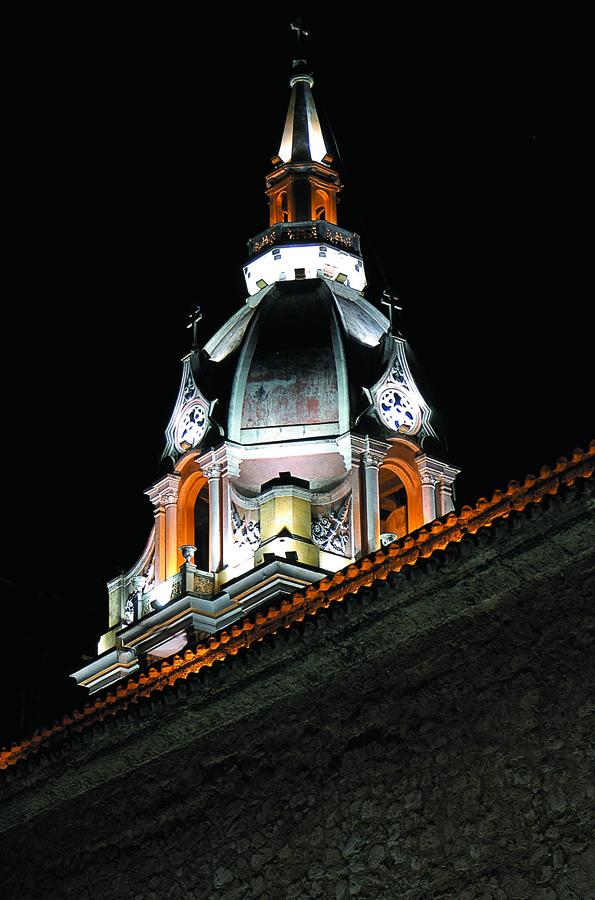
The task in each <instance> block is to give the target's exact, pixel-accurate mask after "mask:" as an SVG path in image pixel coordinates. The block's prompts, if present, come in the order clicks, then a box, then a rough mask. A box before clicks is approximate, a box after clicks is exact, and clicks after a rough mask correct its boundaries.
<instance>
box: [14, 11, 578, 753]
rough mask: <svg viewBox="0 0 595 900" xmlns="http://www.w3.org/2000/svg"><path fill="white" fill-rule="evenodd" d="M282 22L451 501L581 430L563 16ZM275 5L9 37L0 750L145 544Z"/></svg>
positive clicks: (225, 248) (266, 102) (242, 222)
mask: <svg viewBox="0 0 595 900" xmlns="http://www.w3.org/2000/svg"><path fill="white" fill-rule="evenodd" d="M372 8H374V6H372ZM302 9H303V11H304V19H305V20H307V21H308V22H309V24H310V25H311V29H312V32H313V36H312V39H311V46H310V49H309V51H308V57H309V58H310V59H311V60H312V63H313V67H314V72H315V79H316V84H315V88H314V93H315V99H316V102H317V104H318V107H319V111H320V112H321V113H322V114H323V116H324V115H326V116H328V119H329V120H330V123H331V125H332V128H333V131H334V134H335V137H336V140H337V143H338V146H339V150H340V154H341V166H340V170H341V175H342V178H343V183H344V191H343V194H342V203H341V207H340V212H339V222H340V224H341V225H343V226H344V227H347V228H351V229H353V230H355V231H357V232H359V233H360V234H361V235H362V238H363V240H364V248H365V262H366V266H367V272H368V280H369V283H370V286H369V289H368V291H367V293H366V296H367V297H368V299H370V300H371V301H373V302H374V301H375V300H376V299H377V298H378V297H379V295H380V293H381V291H382V288H383V287H384V280H383V279H384V278H386V281H388V282H389V283H390V285H391V286H392V287H393V289H395V290H397V291H398V292H399V294H400V297H401V299H402V302H403V306H404V314H403V328H404V331H405V335H406V337H407V338H408V340H409V342H410V344H411V346H412V348H413V350H414V351H415V353H416V355H417V357H418V360H419V363H420V365H421V367H422V369H423V371H424V373H425V375H424V389H425V392H426V394H427V398H428V400H430V401H431V402H432V404H433V405H434V406H435V407H436V408H437V410H438V411H439V413H440V415H441V419H442V422H443V425H444V427H445V429H446V434H447V439H448V446H449V458H450V460H451V461H453V462H454V463H456V464H458V465H460V466H461V467H462V468H463V474H462V476H461V477H460V487H459V494H458V504H459V505H461V504H462V503H468V502H473V501H474V500H476V499H477V498H478V497H479V496H481V495H483V494H487V495H489V494H490V493H491V492H492V491H493V490H494V488H496V487H502V486H504V485H505V484H506V482H507V481H508V480H510V479H521V478H522V477H523V476H524V475H525V474H526V473H528V472H531V471H536V470H538V469H539V467H540V465H542V464H544V463H549V464H551V463H553V462H555V459H556V457H558V456H559V455H561V454H563V453H564V454H567V453H569V452H570V451H571V450H572V449H573V447H575V446H576V445H583V446H585V445H586V444H587V443H588V441H589V439H590V438H591V437H592V436H593V434H592V432H594V431H595V429H593V427H592V425H593V422H592V418H593V417H592V414H591V410H592V400H591V383H592V378H591V376H590V365H591V356H592V352H591V343H592V330H591V325H590V323H589V308H590V306H591V303H592V301H591V295H592V288H591V279H590V277H589V278H587V250H588V246H587V241H588V237H587V235H588V229H587V228H586V227H585V213H586V210H588V209H589V208H590V199H588V196H587V185H588V183H589V178H590V170H591V159H592V149H593V148H592V144H590V143H587V141H586V128H585V122H586V119H587V116H586V104H584V102H583V99H584V95H585V90H584V88H583V78H582V72H581V53H580V49H579V47H578V41H579V37H578V36H579V35H580V33H581V31H582V26H581V23H580V22H564V23H560V22H558V21H556V20H555V19H551V20H544V19H543V14H540V15H541V18H532V17H531V16H530V15H529V14H528V15H527V20H526V21H520V20H519V18H518V14H517V16H516V17H515V18H514V20H512V19H511V20H508V19H507V18H506V16H505V15H504V14H503V13H502V12H499V14H498V15H496V14H495V13H494V15H493V16H490V13H489V10H488V11H487V12H486V13H485V19H484V20H479V19H478V18H477V19H472V20H470V19H469V18H468V17H467V18H465V19H463V18H462V17H461V20H460V21H457V20H456V19H455V17H454V16H453V14H452V13H449V14H448V16H444V17H442V18H440V17H436V16H435V15H434V14H432V15H430V12H429V11H427V13H424V14H423V15H422V14H421V13H420V17H419V20H417V21H413V20H412V19H410V18H407V17H406V16H405V15H402V14H400V13H395V14H394V15H393V16H392V17H391V16H387V14H386V13H385V12H383V13H382V16H381V17H380V16H379V15H378V16H376V15H374V14H373V13H369V12H368V11H367V9H361V10H359V11H358V14H357V15H354V14H351V13H343V14H342V13H341V12H340V10H339V9H338V8H334V9H333V10H332V11H322V12H321V11H320V10H319V9H318V8H317V7H316V6H315V5H313V4H312V5H308V6H307V13H308V14H306V12H305V9H306V8H302ZM294 11H295V7H291V6H290V7H289V8H288V9H287V10H285V11H284V12H283V14H279V15H278V16H276V15H275V14H274V12H273V11H271V10H269V11H268V13H267V14H266V15H265V14H264V13H254V12H253V11H251V10H250V11H248V10H246V11H244V12H239V13H237V12H231V11H230V10H229V9H227V10H226V11H224V12H222V13H220V14H219V13H214V14H211V18H210V19H209V21H208V22H207V21H203V22H200V21H197V20H195V19H189V20H188V21H185V19H184V15H183V14H182V13H176V14H173V15H172V14H170V17H169V18H167V19H166V20H164V19H163V17H162V16H159V17H158V18H157V17H156V18H154V19H150V18H147V17H145V18H142V19H140V18H138V17H136V16H135V17H133V16H132V15H128V16H121V15H120V14H118V15H119V17H118V19H117V21H116V20H114V19H110V18H108V17H107V16H106V15H105V14H101V15H100V14H99V13H98V14H97V17H96V18H93V17H92V16H91V15H90V14H87V15H86V18H84V19H82V18H81V19H78V20H76V21H73V20H72V19H65V20H64V21H58V20H56V19H55V18H48V19H47V20H46V21H41V20H37V21H35V22H33V23H25V24H24V25H23V27H22V28H21V29H18V30H17V31H16V32H15V36H14V48H13V55H14V67H13V69H12V74H11V76H10V79H9V92H8V93H9V100H8V116H7V121H8V125H9V127H8V132H7V133H8V150H9V155H10V160H11V163H10V166H9V167H8V168H7V187H8V189H9V193H10V197H11V201H12V202H11V206H10V213H9V237H8V240H7V246H6V247H5V249H7V250H8V257H9V265H8V268H7V269H6V270H5V272H6V275H7V278H6V281H5V291H4V304H3V318H4V329H3V331H4V348H5V354H4V360H3V362H4V364H5V365H4V368H3V384H4V391H3V406H4V422H5V429H4V432H3V441H2V454H3V458H2V463H3V472H4V477H5V490H4V501H5V513H4V522H5V529H4V532H5V533H4V536H3V549H2V556H1V558H0V578H2V579H4V580H5V581H4V582H0V596H2V598H3V605H4V609H5V615H4V622H5V626H6V628H5V640H4V642H3V644H4V651H5V654H6V667H5V677H4V679H3V685H2V692H3V695H4V696H0V699H2V701H3V704H4V716H3V727H0V740H1V739H3V738H8V737H11V736H14V735H15V734H16V733H17V732H18V731H19V728H20V727H22V728H24V729H25V730H27V729H28V728H29V727H30V726H31V724H33V723H35V722H36V721H37V720H38V719H44V720H46V719H48V717H49V718H50V719H51V718H52V717H54V716H56V715H58V713H61V712H65V711H66V710H67V708H69V706H70V705H71V703H72V702H76V701H75V700H74V699H73V698H74V697H75V696H77V694H76V691H75V690H74V689H72V690H70V689H69V688H68V680H67V677H66V676H67V674H68V672H69V671H72V669H73V668H75V667H77V666H78V665H79V664H80V656H81V653H92V652H93V647H94V642H95V641H96V639H97V636H98V634H99V632H101V631H102V630H105V620H106V609H107V596H106V592H105V582H106V580H107V579H108V578H111V577H113V576H114V575H115V574H117V572H118V570H119V569H120V568H129V567H130V565H131V564H132V563H133V562H134V561H135V560H136V558H137V557H138V555H139V554H140V552H141V550H142V549H143V546H144V543H145V540H146V537H147V535H148V531H149V529H150V527H151V521H152V518H151V508H150V504H149V501H148V499H147V498H146V497H145V496H144V495H143V491H144V489H146V488H147V487H148V486H149V485H150V484H151V483H152V482H153V481H154V480H155V478H156V477H158V476H159V475H160V474H161V473H162V471H163V468H162V467H160V463H159V460H160V456H161V451H162V441H163V432H164V429H165V426H166V424H167V421H168V418H169V415H170V412H171V408H172V406H173V403H174V401H175V397H176V393H177V389H178V382H179V376H180V365H179V359H180V357H181V356H182V355H183V354H184V353H185V352H186V351H187V349H188V332H187V331H186V330H185V328H184V322H185V317H186V314H187V312H188V310H189V308H190V306H191V304H193V303H194V302H196V301H198V302H199V303H200V304H201V306H202V308H203V311H204V321H203V324H202V334H203V338H204V340H206V339H207V338H208V337H209V336H210V335H211V334H212V333H213V332H214V331H215V329H216V328H217V327H218V326H219V325H220V324H222V322H223V321H224V320H225V318H226V317H227V316H229V315H230V314H231V313H232V312H234V311H235V310H236V309H237V308H238V307H239V305H240V304H241V303H242V302H243V300H244V298H245V289H244V284H243V278H242V264H243V262H244V261H245V255H246V244H245V242H246V240H247V238H248V237H250V236H251V235H254V234H256V233H257V232H259V231H261V230H263V229H264V228H265V227H266V226H267V214H266V204H265V198H264V193H263V187H264V176H265V174H266V172H267V171H268V170H269V166H270V157H271V155H273V154H274V153H275V152H276V151H277V149H278V145H279V141H280V137H281V131H282V126H283V121H284V117H285V113H286V109H287V103H288V99H289V87H288V83H287V75H288V70H289V62H290V59H291V56H292V49H291V47H292V44H291V40H290V35H289V30H288V28H287V22H288V21H289V19H290V17H291V13H292V12H294ZM54 15H55V13H52V16H54ZM144 16H145V13H144V12H143V17H144ZM575 43H576V47H575ZM575 51H576V52H575ZM588 161H589V164H588ZM589 249H590V248H589ZM378 261H380V263H379V262H378ZM381 267H382V268H381ZM382 270H383V271H382ZM5 582H10V584H9V583H5ZM23 686H24V689H25V690H26V691H28V692H29V693H31V698H30V700H29V701H28V703H29V705H28V707H27V709H28V718H26V719H25V720H22V721H21V723H20V724H19V721H18V715H17V712H18V709H19V706H20V704H21V700H20V693H19V691H20V690H21V688H22V687H23ZM78 702H81V700H80V698H79V700H78Z"/></svg>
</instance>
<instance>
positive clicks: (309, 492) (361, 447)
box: [73, 59, 458, 692]
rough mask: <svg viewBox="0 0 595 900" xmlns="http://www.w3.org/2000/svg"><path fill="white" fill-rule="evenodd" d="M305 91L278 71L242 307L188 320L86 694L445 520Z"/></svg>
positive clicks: (409, 390) (417, 423)
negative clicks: (214, 327) (144, 506)
mask: <svg viewBox="0 0 595 900" xmlns="http://www.w3.org/2000/svg"><path fill="white" fill-rule="evenodd" d="M313 85H314V79H313V77H312V75H311V73H310V71H309V69H308V66H307V63H306V62H305V61H304V60H303V59H299V60H296V61H294V64H293V69H292V74H291V79H290V88H291V96H290V100H289V110H288V113H287V119H286V122H285V128H284V131H283V136H282V139H281V145H280V148H279V153H278V155H277V156H276V157H274V158H273V164H274V167H275V168H274V170H273V171H272V173H271V174H269V175H268V177H267V179H266V194H267V197H268V200H269V207H270V217H269V219H270V221H269V227H268V228H267V229H266V230H265V231H263V232H261V233H260V234H258V235H256V236H255V237H253V238H251V239H250V240H249V241H248V260H247V262H246V264H245V266H244V276H245V279H246V286H247V292H248V297H247V299H246V300H245V302H244V303H243V304H242V305H241V306H239V308H238V309H237V311H236V312H235V313H234V314H233V315H232V316H231V318H230V319H229V320H228V321H227V322H226V323H225V324H224V325H223V326H222V327H221V328H220V329H219V330H218V331H217V332H216V333H215V334H214V335H213V336H212V337H211V338H210V339H209V340H208V341H207V342H206V344H204V346H202V347H201V346H200V342H199V340H198V322H199V320H200V318H201V313H200V310H199V309H198V307H197V308H196V310H195V311H194V313H193V316H192V319H191V322H190V327H192V329H193V338H194V339H193V346H192V351H191V353H189V354H188V355H187V356H186V357H185V358H184V359H183V360H182V377H181V382H180V389H179V392H178V396H177V399H176V402H175V405H174V409H173V412H172V416H171V419H170V422H169V424H168V426H167V429H166V434H165V452H164V455H166V456H167V457H169V458H170V460H171V471H170V473H169V474H167V475H165V476H164V477H163V478H161V479H159V481H157V482H156V483H155V484H154V485H153V486H152V487H151V488H149V490H148V491H147V492H146V493H147V496H148V498H149V501H150V502H151V504H152V506H153V511H154V517H155V524H154V527H153V529H152V531H151V534H150V535H149V538H148V541H147V543H146V546H145V549H144V551H143V553H142V554H141V556H140V558H139V559H138V561H137V562H136V563H135V565H133V566H132V567H131V569H130V570H129V571H128V572H126V573H125V574H122V575H120V576H118V577H117V578H115V579H114V580H113V581H111V582H110V583H109V584H108V591H109V627H108V630H107V632H106V633H105V634H104V635H103V636H102V637H101V639H100V641H99V646H98V656H97V658H96V659H94V660H93V661H92V662H90V663H88V664H87V665H85V666H84V667H83V668H82V669H80V670H79V671H77V672H75V673H74V676H73V677H74V678H75V679H76V680H77V682H78V683H79V684H81V685H84V686H86V687H87V688H88V689H89V690H90V691H91V692H93V691H97V690H100V689H102V688H105V687H107V686H109V685H112V684H114V683H115V682H117V681H119V680H120V679H122V678H125V677H127V676H130V675H131V674H132V673H134V672H136V671H138V670H142V669H143V668H145V667H147V666H150V665H151V664H152V662H153V661H157V660H163V659H164V658H167V657H168V656H171V655H173V654H178V653H183V652H184V649H185V648H189V647H193V646H195V645H196V644H197V643H200V642H201V641H202V640H203V639H204V638H205V636H207V635H209V634H213V633H216V632H219V631H222V630H223V629H226V628H228V627H229V626H230V625H233V623H234V622H236V621H238V620H239V619H241V618H243V617H244V616H246V615H249V614H251V613H252V612H253V611H254V610H255V609H256V608H259V609H262V610H263V611H264V610H266V607H267V605H268V604H270V603H271V602H272V601H273V600H274V601H275V602H279V599H280V598H281V599H282V598H283V597H288V596H291V594H293V593H294V592H295V591H296V590H299V589H303V588H305V587H307V586H308V585H309V584H312V583H314V582H317V581H319V580H320V579H322V578H323V577H325V576H327V575H329V574H330V573H334V572H337V571H339V570H341V569H343V568H345V567H348V566H349V565H350V564H352V563H353V562H355V561H356V560H358V559H360V558H361V557H364V556H366V555H368V554H371V553H375V552H377V551H378V550H379V549H381V547H383V546H386V545H387V544H389V543H390V542H391V541H393V540H395V539H396V538H400V537H403V536H404V535H405V534H407V533H409V532H411V531H414V530H415V529H417V528H419V527H420V526H422V525H424V524H425V523H427V522H430V521H432V520H433V519H434V518H435V517H436V516H441V515H444V514H446V513H448V512H449V511H450V510H452V509H453V483H454V479H455V477H456V475H457V473H458V469H456V468H454V467H453V466H451V465H449V464H448V463H446V462H444V461H443V460H441V459H438V458H436V457H434V456H431V455H429V454H428V452H426V450H425V449H424V443H425V442H426V441H427V440H428V439H435V437H436V436H435V433H434V430H433V427H432V423H431V411H430V408H429V406H428V405H427V403H426V402H425V401H424V399H423V397H422V395H421V393H420V391H419V389H418V387H417V385H416V382H415V380H414V376H413V373H412V370H411V367H410V362H409V355H408V350H407V344H406V341H405V340H404V338H403V337H402V336H401V335H400V334H395V333H394V330H393V327H392V313H393V301H392V299H391V298H390V297H386V298H385V300H384V301H383V302H385V304H386V306H387V309H388V311H389V318H387V317H386V316H385V315H384V314H383V313H382V312H381V311H380V310H379V309H378V308H377V307H376V306H374V305H372V304H371V303H370V302H369V301H368V300H366V299H365V297H364V296H363V292H364V289H365V287H366V278H365V270H364V263H363V259H362V255H361V249H360V240H359V236H358V235H357V234H355V233H354V232H352V231H349V230H347V229H345V228H343V227H341V226H339V225H338V222H337V194H338V192H339V190H340V188H341V184H340V179H339V176H338V174H337V172H336V171H335V170H334V169H333V168H332V162H333V158H332V156H331V154H330V153H329V150H328V147H327V144H326V142H325V138H324V135H323V131H322V128H321V125H320V120H319V118H318V113H317V111H316V105H315V102H314V98H313V94H312V87H313ZM211 302H212V303H216V302H217V297H216V296H213V297H212V298H207V300H206V308H207V309H208V304H209V303H211Z"/></svg>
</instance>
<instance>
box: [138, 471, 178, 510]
mask: <svg viewBox="0 0 595 900" xmlns="http://www.w3.org/2000/svg"><path fill="white" fill-rule="evenodd" d="M180 477H181V476H180V475H179V474H178V473H173V474H172V475H166V476H165V477H164V478H162V479H161V480H160V481H157V482H155V484H153V485H152V486H151V487H150V488H149V489H148V490H146V491H145V494H146V495H147V497H148V498H149V500H150V501H151V503H152V504H153V506H154V507H155V510H158V509H161V508H162V507H165V506H172V505H173V504H175V503H177V502H178V489H179V485H180Z"/></svg>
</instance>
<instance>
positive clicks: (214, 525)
mask: <svg viewBox="0 0 595 900" xmlns="http://www.w3.org/2000/svg"><path fill="white" fill-rule="evenodd" d="M204 473H205V475H206V476H207V478H208V479H209V571H210V572H218V571H219V569H220V568H221V466H220V465H219V463H216V462H213V463H209V465H207V466H205V468H204Z"/></svg>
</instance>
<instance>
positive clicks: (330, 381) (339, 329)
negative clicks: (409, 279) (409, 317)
mask: <svg viewBox="0 0 595 900" xmlns="http://www.w3.org/2000/svg"><path fill="white" fill-rule="evenodd" d="M388 326H389V323H388V320H387V319H385V317H384V316H383V315H382V314H381V313H380V312H379V311H378V310H377V309H375V308H374V307H373V306H372V305H371V304H370V303H368V302H367V301H366V300H364V298H363V297H361V295H359V294H358V293H357V292H356V291H353V290H351V289H349V288H347V287H345V286H343V285H338V284H335V283H332V282H329V281H328V280H327V279H325V278H316V279H307V280H301V281H281V282H277V283H276V284H274V285H272V286H270V287H268V288H266V289H265V290H263V291H261V292H260V294H259V295H257V296H256V297H252V298H250V301H249V305H247V307H246V308H245V311H243V315H238V314H236V316H234V317H233V318H232V319H231V320H230V321H229V322H228V323H226V324H225V325H224V326H223V327H222V328H221V329H220V330H219V332H217V334H216V335H215V336H214V337H213V338H212V339H211V341H209V343H208V344H207V345H206V347H205V356H206V357H207V359H206V360H205V369H206V370H211V372H212V370H213V367H215V368H218V364H222V363H224V362H225V361H226V359H228V358H230V357H231V358H232V359H233V364H232V366H227V367H224V368H225V369H226V371H227V373H228V374H227V380H228V381H229V382H230V383H229V384H228V386H227V391H225V390H224V386H223V384H222V379H221V377H217V376H216V375H215V374H214V373H213V375H212V378H211V379H209V380H212V382H213V384H215V383H216V384H217V385H218V393H219V397H220V398H221V399H222V398H223V396H224V394H227V395H228V401H227V403H225V402H223V403H222V404H221V407H222V408H221V411H220V414H219V422H220V424H222V425H223V424H224V423H223V421H222V417H223V415H224V407H225V406H226V407H227V408H226V409H225V413H226V421H225V424H224V430H225V432H226V437H227V438H228V439H230V440H232V441H236V442H238V443H242V444H244V443H248V444H253V443H269V442H273V441H285V440H292V439H296V438H303V437H306V438H307V437H316V436H325V435H338V434H342V433H344V432H346V431H348V430H349V428H350V427H351V426H352V425H353V423H354V421H355V418H356V417H357V415H358V414H359V413H360V412H361V409H362V407H363V405H365V395H364V393H363V389H364V388H365V387H368V386H371V385H372V384H373V383H374V382H375V381H376V380H377V379H378V377H379V376H380V374H381V371H382V369H381V366H382V361H383V357H384V355H385V354H384V353H383V340H384V336H385V334H386V332H387V330H388ZM205 375H206V372H205Z"/></svg>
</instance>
